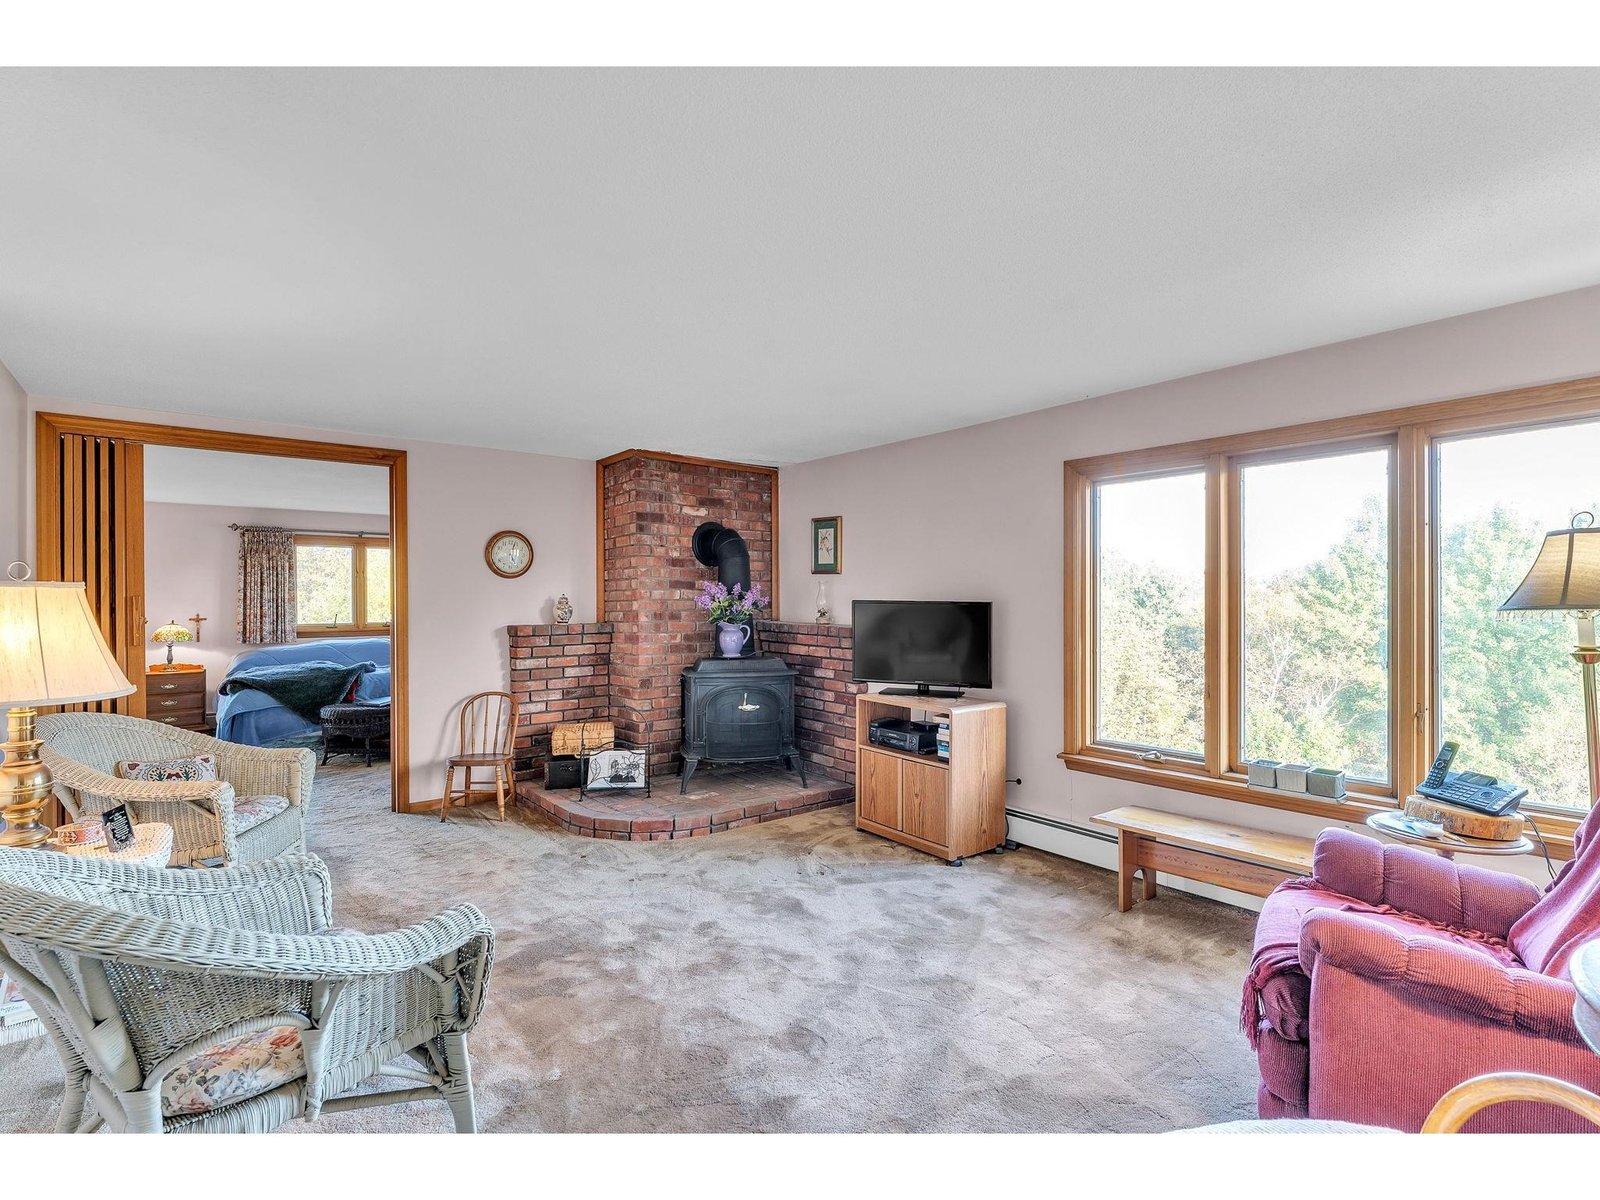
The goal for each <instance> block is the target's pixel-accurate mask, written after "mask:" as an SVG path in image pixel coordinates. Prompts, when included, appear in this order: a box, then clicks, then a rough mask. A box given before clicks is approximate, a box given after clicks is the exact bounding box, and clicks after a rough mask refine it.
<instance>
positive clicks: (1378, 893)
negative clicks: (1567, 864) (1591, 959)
mask: <svg viewBox="0 0 1600 1200" xmlns="http://www.w3.org/2000/svg"><path fill="white" fill-rule="evenodd" d="M1311 874H1312V876H1313V878H1315V879H1316V880H1317V882H1318V883H1320V884H1322V885H1323V886H1324V887H1326V888H1328V889H1329V890H1330V891H1335V892H1338V893H1339V894H1340V895H1341V896H1349V897H1351V898H1352V899H1355V900H1361V901H1363V902H1365V903H1367V904H1387V905H1389V906H1390V907H1392V908H1397V909H1399V910H1401V911H1402V912H1409V913H1414V914H1415V915H1417V916H1419V917H1422V918H1423V919H1424V920H1427V921H1432V922H1433V923H1434V924H1437V925H1451V926H1454V927H1456V928H1457V929H1475V930H1478V931H1479V932H1482V933H1488V934H1493V935H1494V936H1495V937H1499V938H1504V937H1506V936H1508V935H1509V934H1510V932H1511V927H1512V926H1513V925H1514V924H1516V923H1517V921H1519V920H1520V919H1521V918H1522V917H1523V916H1524V915H1525V914H1526V913H1527V911H1528V910H1529V909H1530V908H1532V907H1533V906H1534V905H1535V904H1536V903H1537V902H1538V900H1539V889H1538V888H1536V887H1535V886H1534V885H1533V884H1532V883H1530V882H1529V881H1528V880H1526V879H1523V878H1522V877H1521V876H1519V875H1511V874H1508V873H1507V872H1504V871H1490V870H1485V869H1484V868H1482V867H1474V866H1469V865H1465V864H1457V863H1454V862H1451V861H1450V860H1449V859H1445V858H1440V857H1439V856H1438V855H1436V854H1430V853H1428V852H1427V851H1425V850H1418V849H1416V848H1415V847H1412V846H1390V845H1385V844H1384V843H1382V842H1379V841H1377V840H1376V839H1374V838H1370V837H1362V836H1361V835H1360V834H1357V833H1351V832H1350V831H1349V830H1347V829H1325V830H1323V832H1322V833H1321V834H1320V835H1319V836H1318V838H1317V844H1316V849H1315V850H1314V851H1313V852H1312V866H1311Z"/></svg>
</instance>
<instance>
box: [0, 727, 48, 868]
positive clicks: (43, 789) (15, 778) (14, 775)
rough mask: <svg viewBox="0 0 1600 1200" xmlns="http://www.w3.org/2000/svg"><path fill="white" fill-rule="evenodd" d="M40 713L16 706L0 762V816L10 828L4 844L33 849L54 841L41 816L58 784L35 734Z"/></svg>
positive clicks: (2, 835)
mask: <svg viewBox="0 0 1600 1200" xmlns="http://www.w3.org/2000/svg"><path fill="white" fill-rule="evenodd" d="M36 716H38V713H37V712H35V711H34V710H33V709H31V708H13V709H12V710H11V712H10V714H9V715H8V717H7V720H6V725H7V729H6V732H7V734H8V735H9V740H8V741H7V742H6V743H5V745H3V746H0V750H3V751H4V752H5V756H6V758H5V762H3V763H0V817H3V818H5V823H6V829H5V832H4V833H0V846H17V847H20V848H22V849H31V848H33V847H35V846H42V845H44V843H45V842H47V841H49V840H50V830H49V829H48V828H47V827H46V826H44V825H41V824H40V823H39V818H40V817H41V816H43V815H44V808H45V805H46V804H48V803H50V794H51V793H52V792H53V791H54V790H55V786H54V782H53V781H52V780H51V778H50V768H49V767H47V766H45V765H44V764H43V763H42V762H40V761H39V747H40V745H41V744H42V743H41V742H40V741H39V740H38V739H37V738H36V737H34V736H33V719H34V717H36Z"/></svg>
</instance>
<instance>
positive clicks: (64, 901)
mask: <svg viewBox="0 0 1600 1200" xmlns="http://www.w3.org/2000/svg"><path fill="white" fill-rule="evenodd" d="M331 907H332V905H331V895H330V889H329V883H328V872H327V868H326V867H325V866H324V865H323V863H322V861H321V860H320V859H318V858H315V857H313V856H310V855H299V854H288V855H284V856H282V857H281V858H277V859H274V860H272V861H270V862H264V863H253V864H249V865H246V866H243V867H236V868H224V869H221V870H216V871H167V870H160V869H157V868H151V867H135V866H129V865H127V864H124V863H117V862H112V861H109V860H106V859H95V858H83V857H73V856H70V855H65V854H52V853H49V852H45V851H27V850H11V849H5V848H0V970H3V971H5V972H6V973H7V974H8V975H10V976H11V977H12V978H13V979H14V980H16V982H17V983H18V984H19V985H20V987H21V989H22V992H23V995H24V996H25V998H26V999H27V1000H28V1003H29V1004H30V1005H32V1007H33V1010H34V1012H35V1013H36V1014H37V1015H38V1016H39V1018H40V1020H41V1022H42V1023H43V1025H44V1027H45V1029H46V1031H47V1032H48V1033H49V1034H50V1036H51V1038H52V1039H53V1041H54V1042H55V1046H56V1050H57V1052H58V1053H59V1054H60V1056H61V1065H62V1067H63V1068H64V1069H65V1071H66V1091H65V1096H64V1098H63V1101H62V1106H61V1115H60V1118H59V1120H58V1121H57V1124H56V1128H57V1131H58V1132H80V1133H88V1132H93V1131H94V1130H96V1129H98V1128H100V1126H101V1125H102V1124H104V1125H105V1126H107V1127H109V1128H110V1129H112V1130H114V1131H126V1132H143V1133H157V1132H163V1133H178V1132H183V1133H198V1132H207V1133H212V1132H215V1133H250V1132H262V1131H266V1130H269V1129H273V1128H275V1127H277V1126H278V1125H280V1124H282V1123H283V1122H285V1121H288V1120H290V1119H291V1118H294V1117H305V1118H307V1119H308V1120H315V1119H316V1118H317V1116H318V1115H319V1114H320V1113H322V1112H338V1111H343V1110H346V1109H353V1108H367V1107H372V1106H375V1105H386V1104H401V1103H406V1102H409V1101H412V1100H421V1099H429V1098H435V1097H442V1098H443V1099H444V1100H445V1101H446V1102H447V1103H448V1104H449V1105H450V1110H451V1113H452V1114H453V1116H454V1118H455V1127H456V1130H457V1132H460V1133H471V1132H474V1131H475V1130H476V1126H477V1118H476V1113H475V1111H474V1105H473V1095H472V1072H471V1065H470V1062H469V1059H468V1055H467V1033H468V1032H469V1031H470V1030H471V1029H472V1027H473V1025H474V1024H475V1023H476V1022H477V1019H478V1016H479V1014H480V1013H481V1011H482V1009H483V1002H484V995H485V989H486V987H487V984H488V980H489V971H490V966H491V963H492V960H493V954H494V932H493V930H492V929H491V928H490V926H489V923H488V921H486V920H485V919H484V916H483V914H482V913H481V912H479V911H478V910H477V909H476V908H474V907H472V906H471V905H467V904H463V905H457V906H456V907H454V908H451V909H449V910H448V911H446V912H444V913H441V914H440V915H438V916H436V917H432V918H430V919H428V920H426V921H423V922H420V923H419V924H416V925H412V926H410V927H409V928H407V929H402V930H399V931H397V932H394V933H385V934H375V935H366V934H358V933H347V932H343V931H339V930H334V929H331V928H330V927H329V922H330V920H331V917H332V912H331ZM402 1056H409V1057H410V1058H411V1059H412V1060H414V1063H407V1064H405V1065H403V1066H396V1065H394V1062H395V1060H396V1059H399V1058H401V1057H402ZM377 1076H388V1077H393V1078H398V1079H400V1080H402V1081H403V1084H404V1085H406V1086H401V1087H400V1088H398V1089H395V1090H390V1091H384V1092H363V1093H361V1094H352V1092H353V1091H354V1089H356V1088H358V1087H359V1086H360V1085H361V1084H363V1083H364V1082H366V1081H367V1080H370V1079H373V1078H375V1077H377ZM88 1098H92V1099H93V1101H94V1108H93V1111H94V1113H95V1114H96V1115H94V1116H93V1117H91V1118H90V1119H88V1120H85V1117H84V1101H85V1100H86V1099H88Z"/></svg>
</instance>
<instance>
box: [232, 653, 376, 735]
mask: <svg viewBox="0 0 1600 1200" xmlns="http://www.w3.org/2000/svg"><path fill="white" fill-rule="evenodd" d="M377 669H378V664H377V663H375V662H359V663H336V662H327V661H325V660H321V659H319V660H317V661H315V662H304V663H286V664H284V665H282V666H273V667H246V668H245V669H244V670H242V671H235V672H234V673H233V674H232V675H229V676H228V677H227V678H226V679H224V680H223V681H222V686H221V687H220V688H218V689H217V691H218V692H220V693H221V694H222V695H224V696H227V695H231V694H233V693H234V692H237V691H242V690H244V689H246V688H249V689H253V690H255V691H258V692H264V693H265V694H266V695H268V696H270V697H272V699H274V700H276V701H277V702H278V703H279V704H281V705H283V706H284V707H285V708H287V709H289V710H290V711H291V712H293V713H295V714H297V715H298V716H301V717H304V718H305V719H306V720H308V721H316V720H317V719H318V717H319V716H320V715H321V711H322V706H323V705H324V704H338V703H339V702H340V701H341V700H343V699H344V698H345V697H346V696H348V695H349V694H350V688H351V686H352V685H353V684H354V683H355V682H356V680H358V679H360V678H361V677H362V676H363V675H365V674H366V673H367V672H368V671H376V670H377Z"/></svg>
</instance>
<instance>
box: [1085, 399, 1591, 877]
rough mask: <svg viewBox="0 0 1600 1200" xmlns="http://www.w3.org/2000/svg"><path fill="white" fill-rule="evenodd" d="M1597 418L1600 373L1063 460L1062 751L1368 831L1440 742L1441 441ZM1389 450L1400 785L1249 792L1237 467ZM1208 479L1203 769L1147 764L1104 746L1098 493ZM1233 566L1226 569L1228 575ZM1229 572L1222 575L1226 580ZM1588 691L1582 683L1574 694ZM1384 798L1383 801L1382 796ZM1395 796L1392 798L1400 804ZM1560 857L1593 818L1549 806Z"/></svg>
mask: <svg viewBox="0 0 1600 1200" xmlns="http://www.w3.org/2000/svg"><path fill="white" fill-rule="evenodd" d="M1594 418H1600V376H1586V377H1583V378H1579V379H1569V380H1563V381H1560V382H1557V383H1549V384H1539V385H1535V386H1532V387H1523V388H1514V389H1511V390H1507V391H1500V392H1492V393H1487V394H1484V395H1475V396H1465V397H1460V398H1457V399H1451V400H1439V401H1431V402H1428V403H1424V404H1416V405H1408V406H1405V407H1401V408H1389V409H1383V410H1379V411H1375V412H1369V413H1358V414H1355V415H1353V416H1348V417H1339V418H1335V419H1332V420H1325V421H1311V422H1305V423H1302V424H1299V425H1291V426H1285V427H1281V428H1277V429H1263V430H1252V431H1249V432H1245V433H1239V434H1233V435H1226V436H1221V437H1213V438H1205V439H1201V440H1198V441H1191V442H1185V443H1180V444H1176V445H1171V446H1158V447H1147V448H1139V449H1133V450H1128V451H1121V452H1117V453H1112V454H1101V455H1095V456H1093V457H1088V458H1079V459H1072V460H1068V461H1067V462H1065V463H1063V502H1064V518H1065V519H1064V522H1063V526H1064V529H1063V533H1064V543H1065V544H1064V559H1063V566H1064V570H1063V587H1064V590H1065V596H1064V605H1063V609H1064V615H1065V629H1064V632H1065V637H1066V645H1065V655H1064V663H1063V666H1064V675H1065V679H1064V690H1063V706H1062V708H1063V739H1062V745H1063V750H1062V752H1061V753H1060V755H1058V757H1059V758H1060V759H1061V760H1062V762H1063V763H1064V765H1065V766H1067V768H1068V769H1070V770H1078V771H1085V772H1088V773H1090V774H1096V775H1102V776H1108V777H1112V778H1119V779H1126V780H1130V781H1134V782H1144V783H1150V784H1155V785H1157V786H1162V787H1171V788H1175V789H1177V790H1180V791H1187V792H1192V793H1197V794H1201V795H1210V796H1216V797H1221V798H1225V799H1233V800H1241V801H1244V802H1246V803H1250V804H1256V805H1260V806H1262V807H1267V808H1277V809H1285V810H1289V811H1295V812H1302V813H1306V814H1308V815H1314V816H1320V817H1324V818H1327V819H1331V820H1337V821H1361V820H1364V819H1365V817H1366V816H1367V815H1368V814H1370V813H1371V812H1377V811H1381V810H1383V809H1386V808H1393V807H1395V805H1396V799H1395V797H1398V796H1405V795H1408V794H1410V793H1411V792H1412V791H1413V790H1414V789H1415V786H1416V783H1417V781H1418V780H1419V779H1420V778H1421V777H1422V775H1423V773H1424V772H1425V771H1426V769H1427V765H1428V754H1429V747H1430V746H1431V744H1432V740H1433V738H1434V736H1435V734H1434V729H1433V725H1434V723H1435V714H1436V713H1437V711H1438V710H1437V701H1438V697H1437V691H1438V675H1437V672H1438V662H1437V654H1436V649H1437V648H1436V646H1435V645H1434V641H1435V636H1434V629H1433V624H1434V620H1435V614H1436V612H1437V606H1438V597H1437V589H1438V571H1437V560H1438V535H1437V529H1438V521H1437V517H1438V512H1437V507H1438V495H1437V488H1436V486H1435V483H1436V481H1435V479H1434V462H1435V453H1436V446H1437V443H1438V441H1439V440H1441V439H1444V438H1449V437H1456V436H1460V435H1463V434H1474V433H1493V432H1497V431H1501V430H1509V429H1518V428H1526V427H1531V426H1539V425H1552V424H1560V423H1562V422H1566V421H1578V420H1585V419H1594ZM1363 443H1366V444H1368V445H1379V444H1382V445H1387V446H1388V447H1390V454H1391V458H1390V471H1389V480H1390V484H1389V521H1390V581H1389V587H1390V593H1389V594H1390V708H1391V712H1390V774H1391V776H1392V782H1393V788H1392V789H1373V788H1369V787H1365V786H1360V785H1354V784H1353V785H1351V793H1352V794H1351V796H1350V797H1349V798H1348V799H1347V800H1346V801H1345V802H1344V803H1338V802H1333V801H1326V800H1319V799H1316V798H1314V797H1297V796H1280V795H1278V794H1276V793H1266V792H1261V791H1254V790H1252V789H1250V788H1249V786H1248V784H1247V783H1246V782H1245V780H1244V778H1243V777H1242V775H1241V774H1240V773H1239V771H1238V770H1237V769H1236V768H1237V766H1238V764H1236V763H1235V762H1234V761H1233V759H1234V755H1235V752H1236V751H1235V749H1234V748H1233V743H1234V742H1235V741H1236V740H1237V736H1238V733H1239V730H1240V728H1241V726H1240V720H1241V716H1242V704H1243V696H1242V692H1241V690H1240V689H1241V688H1242V682H1243V681H1242V672H1241V671H1239V670H1238V666H1237V664H1238V663H1239V661H1240V658H1239V655H1240V653H1241V652H1242V646H1241V644H1240V639H1241V636H1242V634H1241V626H1242V611H1243V610H1242V601H1243V597H1242V594H1241V589H1242V587H1243V582H1242V575H1241V568H1242V565H1243V564H1242V561H1241V555H1242V540H1243V539H1242V530H1241V528H1240V523H1241V521H1242V510H1241V508H1240V505H1239V503H1238V495H1239V471H1240V469H1241V467H1242V466H1244V465H1247V464H1248V463H1249V462H1252V461H1273V460H1281V459H1282V458H1285V457H1291V458H1292V457H1294V456H1295V454H1296V452H1298V451H1304V452H1305V455H1306V456H1308V457H1309V456H1313V455H1317V454H1326V453H1332V452H1335V451H1337V450H1340V449H1343V448H1346V447H1348V448H1350V449H1359V448H1360V447H1361V445H1362V444H1363ZM1196 469H1199V470H1203V471H1204V472H1205V474H1206V524H1205V527H1206V548H1205V562H1206V616H1205V621H1206V682H1205V687H1206V695H1205V708H1204V711H1205V720H1206V730H1205V746H1206V752H1205V762H1204V764H1203V765H1201V766H1200V767H1199V768H1198V769H1196V768H1195V764H1191V763H1187V762H1178V761H1176V760H1169V761H1166V762H1162V763H1149V762H1143V761H1140V760H1139V759H1138V757H1137V755H1136V754H1135V753H1132V752H1128V751H1125V750H1120V749H1118V748H1115V747H1108V746H1104V745H1101V744H1098V743H1096V742H1095V740H1094V734H1095V730H1096V715H1095V710H1094V706H1095V684H1096V678H1097V674H1096V672H1097V664H1096V661H1095V646H1094V641H1095V639H1094V636H1093V635H1094V632H1095V614H1094V605H1095V602H1096V596H1097V589H1096V586H1095V584H1096V570H1095V562H1094V545H1093V540H1094V539H1093V508H1092V506H1093V497H1094V489H1095V487H1096V485H1097V484H1100V483H1105V482H1110V481H1113V480H1123V479H1132V478H1139V477H1151V476H1160V475H1169V474H1174V473H1177V472H1182V471H1186V470H1196ZM1224 568H1225V569H1224ZM1219 576H1220V578H1219ZM1576 685H1577V681H1576V680H1574V686H1576ZM1379 791H1381V792H1382V793H1383V794H1375V793H1376V792H1379ZM1391 793H1392V794H1391ZM1539 819H1540V826H1541V828H1542V829H1543V830H1544V831H1545V836H1546V838H1547V840H1548V842H1549V847H1550V852H1551V854H1552V855H1553V856H1555V857H1558V858H1566V857H1570V856H1571V853H1572V834H1573V832H1574V830H1575V829H1576V827H1577V825H1578V823H1579V822H1580V821H1581V820H1582V814H1566V813H1562V812H1560V811H1558V810H1554V809H1541V810H1540V816H1539Z"/></svg>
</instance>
